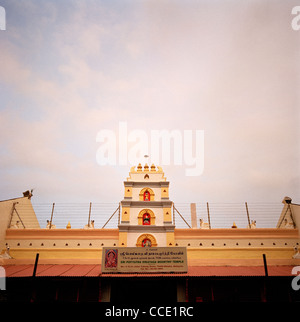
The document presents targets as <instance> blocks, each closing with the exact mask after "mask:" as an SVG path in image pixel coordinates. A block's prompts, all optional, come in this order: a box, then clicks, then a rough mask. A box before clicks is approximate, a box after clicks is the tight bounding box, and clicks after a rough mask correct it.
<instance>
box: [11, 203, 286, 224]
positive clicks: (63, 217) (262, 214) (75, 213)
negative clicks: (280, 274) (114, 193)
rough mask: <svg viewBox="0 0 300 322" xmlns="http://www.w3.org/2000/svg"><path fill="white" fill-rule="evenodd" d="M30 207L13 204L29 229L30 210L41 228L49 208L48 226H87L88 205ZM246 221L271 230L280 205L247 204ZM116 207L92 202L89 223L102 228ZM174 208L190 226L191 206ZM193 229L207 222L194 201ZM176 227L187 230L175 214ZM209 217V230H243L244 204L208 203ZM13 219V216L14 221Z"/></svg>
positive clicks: (205, 213)
mask: <svg viewBox="0 0 300 322" xmlns="http://www.w3.org/2000/svg"><path fill="white" fill-rule="evenodd" d="M32 206H33V209H32V207H31V205H17V208H16V209H17V210H18V213H19V214H20V216H21V218H28V219H27V220H26V222H27V225H28V227H30V226H31V222H30V220H33V219H31V218H32V216H30V214H32V211H34V213H35V215H36V217H37V220H38V222H39V224H40V227H41V228H45V227H46V225H47V220H49V221H50V219H51V214H52V209H53V218H52V224H53V225H55V226H56V228H66V226H67V224H68V222H70V224H71V227H72V228H84V226H85V225H86V224H87V223H88V218H89V211H90V203H55V205H54V208H53V203H34V202H33V203H32ZM247 206H248V213H249V219H250V220H251V221H252V220H255V221H256V227H257V228H275V227H276V224H277V222H278V220H279V217H280V214H281V212H282V208H283V205H282V204H281V203H254V202H253V203H251V202H250V203H248V204H247ZM118 207H119V204H118V203H102V202H101V203H96V202H95V203H94V202H93V203H92V204H91V213H90V220H94V226H95V228H102V227H103V225H104V224H105V223H106V222H107V221H108V219H109V218H110V217H111V216H112V214H113V213H114V212H115V211H116V209H117V208H118ZM175 207H176V209H177V210H178V211H179V212H180V214H181V215H182V216H183V217H184V219H185V221H187V223H188V224H189V225H191V204H190V203H184V202H181V203H175ZM196 213H197V227H200V223H199V221H200V219H202V220H203V221H204V222H208V209H207V203H205V202H196ZM174 215H175V226H176V228H188V226H187V224H186V223H185V222H184V220H183V219H182V218H181V217H180V215H179V214H178V213H177V212H176V211H175V214H174ZM209 217H210V223H211V228H230V227H231V226H232V225H233V223H235V224H236V226H237V227H238V228H246V227H247V226H248V224H249V222H248V216H247V210H246V206H245V203H209ZM16 219H17V218H15V217H14V220H16ZM118 220H119V214H118V211H117V212H116V213H115V214H114V216H113V217H112V218H111V220H109V222H108V223H107V225H106V226H105V228H117V227H118Z"/></svg>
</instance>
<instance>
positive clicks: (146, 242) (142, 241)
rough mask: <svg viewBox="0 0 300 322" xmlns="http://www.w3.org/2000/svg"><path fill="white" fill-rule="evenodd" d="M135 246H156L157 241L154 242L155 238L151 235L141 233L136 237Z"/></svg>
mask: <svg viewBox="0 0 300 322" xmlns="http://www.w3.org/2000/svg"><path fill="white" fill-rule="evenodd" d="M136 246H138V247H156V246H157V242H156V239H155V237H154V236H153V235H151V234H142V235H141V236H139V238H138V239H137V242H136Z"/></svg>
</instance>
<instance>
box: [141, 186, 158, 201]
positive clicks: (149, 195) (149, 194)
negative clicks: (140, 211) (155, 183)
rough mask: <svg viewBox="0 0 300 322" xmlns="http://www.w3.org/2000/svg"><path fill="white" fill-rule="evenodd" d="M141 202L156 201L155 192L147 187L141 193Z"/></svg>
mask: <svg viewBox="0 0 300 322" xmlns="http://www.w3.org/2000/svg"><path fill="white" fill-rule="evenodd" d="M139 197H140V198H139V199H140V201H154V191H153V190H152V189H151V188H148V187H145V188H143V189H142V190H141V191H140V193H139Z"/></svg>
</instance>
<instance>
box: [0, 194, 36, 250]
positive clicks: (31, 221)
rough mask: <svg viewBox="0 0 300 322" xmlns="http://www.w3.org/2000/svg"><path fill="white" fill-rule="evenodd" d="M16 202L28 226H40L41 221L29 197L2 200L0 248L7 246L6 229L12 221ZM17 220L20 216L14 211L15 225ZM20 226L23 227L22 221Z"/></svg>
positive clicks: (0, 205)
mask: <svg viewBox="0 0 300 322" xmlns="http://www.w3.org/2000/svg"><path fill="white" fill-rule="evenodd" d="M14 203H16V205H15V208H16V210H17V212H18V214H19V216H20V217H21V219H22V221H23V223H24V225H25V227H26V228H40V225H39V222H38V220H37V218H36V215H35V212H34V210H33V207H32V204H31V201H30V199H28V198H27V197H21V198H15V199H10V200H4V201H0V250H1V249H3V248H4V247H5V241H4V240H5V234H6V229H7V227H8V224H9V222H10V218H11V213H12V209H13V204H14ZM17 220H19V218H18V216H17V214H16V212H15V211H14V214H13V217H12V222H11V225H14V224H15V223H16V221H17ZM20 227H22V228H23V226H22V224H21V223H20ZM22 228H20V229H22Z"/></svg>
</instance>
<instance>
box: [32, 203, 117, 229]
mask: <svg viewBox="0 0 300 322" xmlns="http://www.w3.org/2000/svg"><path fill="white" fill-rule="evenodd" d="M118 207H119V204H117V203H92V205H91V207H90V203H55V204H54V206H53V204H51V203H37V204H33V208H34V210H35V213H36V216H37V219H38V221H39V224H40V227H41V228H46V226H47V220H49V221H50V220H51V215H52V210H53V216H52V224H53V225H55V226H56V228H66V226H67V225H68V223H69V222H70V224H71V228H84V226H85V225H87V224H88V219H89V215H90V221H92V220H94V227H95V228H102V227H103V226H104V225H105V223H106V222H107V221H108V219H109V218H110V217H111V215H112V214H113V213H114V212H115V211H116V209H117V208H118ZM90 209H91V211H90ZM117 227H118V212H116V213H115V215H114V216H113V217H112V218H111V220H110V221H109V222H108V223H107V225H106V226H105V228H117Z"/></svg>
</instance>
